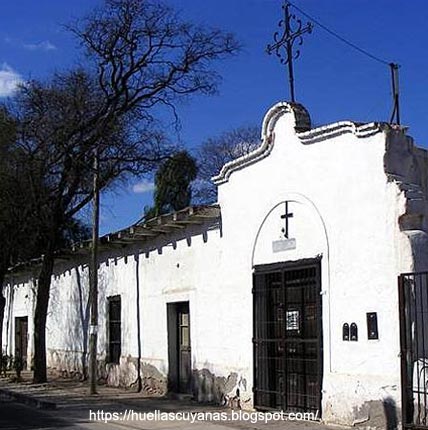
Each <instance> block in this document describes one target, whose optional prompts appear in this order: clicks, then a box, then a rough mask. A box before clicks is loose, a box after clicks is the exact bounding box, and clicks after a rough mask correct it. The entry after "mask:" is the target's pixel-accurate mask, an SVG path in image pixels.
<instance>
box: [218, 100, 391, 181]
mask: <svg viewBox="0 0 428 430" xmlns="http://www.w3.org/2000/svg"><path fill="white" fill-rule="evenodd" d="M290 113H292V114H293V117H294V118H293V121H292V124H293V127H294V130H295V133H296V136H297V137H298V139H299V140H300V142H301V143H302V144H305V145H310V144H313V143H317V142H321V141H324V140H328V139H332V138H334V137H337V136H340V135H342V134H347V133H351V134H353V135H355V136H356V137H358V138H365V137H369V136H372V135H374V134H376V133H379V132H382V131H383V130H384V128H385V126H387V124H384V123H378V122H371V123H358V122H352V121H341V122H336V123H333V124H329V125H326V126H322V127H317V128H313V129H311V118H310V116H309V113H308V111H307V110H306V109H305V108H304V107H303V106H302V105H301V104H299V103H286V102H280V103H277V104H276V105H275V106H273V107H272V108H271V109H269V111H268V112H267V113H266V115H265V117H264V119H263V125H262V135H261V142H262V143H261V145H260V146H259V147H258V148H256V149H255V150H254V151H252V152H250V153H249V154H247V155H244V156H242V157H239V158H237V159H235V160H232V161H230V162H228V163H226V164H225V165H224V166H223V168H222V169H221V171H220V173H219V174H218V175H217V176H214V177H213V178H212V181H213V182H214V183H215V184H216V185H220V184H223V183H225V182H227V181H228V180H229V177H230V175H231V174H232V172H234V171H235V170H240V169H242V168H244V167H246V166H248V165H250V164H253V163H255V162H257V161H259V160H261V159H263V158H265V157H267V156H268V155H269V154H270V153H271V151H272V148H273V145H274V129H275V126H276V123H277V122H278V120H279V118H281V117H282V116H283V115H285V114H290Z"/></svg>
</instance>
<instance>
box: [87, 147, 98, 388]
mask: <svg viewBox="0 0 428 430" xmlns="http://www.w3.org/2000/svg"><path fill="white" fill-rule="evenodd" d="M98 167H99V166H98V150H97V149H95V151H94V178H93V181H94V182H93V206H94V207H93V219H92V258H91V267H90V284H89V298H90V303H91V325H90V331H89V334H90V337H89V382H90V394H96V393H97V379H98V371H97V368H98V362H97V338H98V237H99V222H100V190H99V177H98V176H99V169H98Z"/></svg>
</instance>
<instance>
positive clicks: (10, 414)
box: [0, 400, 69, 430]
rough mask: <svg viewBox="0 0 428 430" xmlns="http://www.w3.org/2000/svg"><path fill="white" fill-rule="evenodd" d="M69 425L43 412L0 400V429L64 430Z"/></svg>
mask: <svg viewBox="0 0 428 430" xmlns="http://www.w3.org/2000/svg"><path fill="white" fill-rule="evenodd" d="M67 426H69V424H67V423H66V422H65V421H63V420H61V419H58V418H55V417H52V416H50V415H48V414H46V413H44V412H43V411H40V410H38V409H35V408H30V407H28V406H25V405H22V404H20V403H15V402H12V401H9V400H0V429H2V430H31V429H65V428H66V427H67Z"/></svg>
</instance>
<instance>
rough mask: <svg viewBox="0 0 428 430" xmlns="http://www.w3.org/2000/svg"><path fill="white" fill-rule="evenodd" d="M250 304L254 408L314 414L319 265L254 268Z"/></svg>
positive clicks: (319, 365) (318, 353) (318, 369)
mask: <svg viewBox="0 0 428 430" xmlns="http://www.w3.org/2000/svg"><path fill="white" fill-rule="evenodd" d="M253 300H254V404H255V407H256V408H257V409H266V410H269V409H276V410H283V411H287V412H314V413H316V412H317V411H318V413H319V411H320V406H321V379H322V333H321V299H320V264H319V261H318V260H316V261H312V262H311V263H307V262H301V263H300V264H299V263H293V264H291V263H284V264H282V265H277V264H275V265H266V266H258V267H256V269H255V273H254V288H253Z"/></svg>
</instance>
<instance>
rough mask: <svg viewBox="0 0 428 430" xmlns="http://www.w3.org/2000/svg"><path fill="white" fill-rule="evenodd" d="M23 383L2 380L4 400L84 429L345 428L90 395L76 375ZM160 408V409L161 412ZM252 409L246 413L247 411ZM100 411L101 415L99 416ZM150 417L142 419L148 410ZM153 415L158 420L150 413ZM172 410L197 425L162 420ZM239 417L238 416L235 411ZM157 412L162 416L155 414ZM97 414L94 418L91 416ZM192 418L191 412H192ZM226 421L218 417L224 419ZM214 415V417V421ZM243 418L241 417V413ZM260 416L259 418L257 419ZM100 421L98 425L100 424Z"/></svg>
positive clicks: (124, 393) (118, 393)
mask: <svg viewBox="0 0 428 430" xmlns="http://www.w3.org/2000/svg"><path fill="white" fill-rule="evenodd" d="M22 376H23V381H22V382H20V383H16V382H10V380H8V379H6V378H0V399H1V398H2V397H3V398H9V399H12V400H14V401H18V402H22V403H25V404H27V405H29V406H32V407H37V408H41V409H45V410H49V413H50V414H52V415H58V416H60V417H61V418H64V417H66V418H67V420H69V421H70V422H73V423H74V424H76V425H79V426H82V425H85V424H87V426H85V427H82V428H88V429H89V428H91V429H92V428H94V429H95V428H104V421H105V420H106V418H110V417H113V414H114V413H115V414H116V417H120V418H119V419H118V420H116V421H113V420H110V421H109V423H110V424H114V425H115V426H117V427H120V428H130V429H143V428H144V429H163V430H166V429H188V428H192V429H194V430H197V429H205V428H210V427H212V429H213V430H222V429H233V428H235V429H254V430H269V429H284V430H308V429H315V430H330V429H332V430H335V429H336V430H340V429H345V427H337V426H334V427H331V426H325V425H323V424H320V423H319V422H314V421H311V422H308V421H300V422H296V421H271V422H268V423H265V422H263V421H262V419H263V418H262V417H263V416H264V415H263V414H259V415H258V416H257V417H256V415H255V412H252V415H250V414H251V412H250V411H249V412H248V413H247V415H246V416H245V415H241V418H245V419H236V418H237V415H238V414H239V411H231V410H230V409H228V408H225V407H220V406H216V405H207V404H200V403H196V402H193V401H184V400H173V399H170V398H159V397H146V396H143V395H142V394H141V393H137V392H135V391H130V390H125V389H120V388H112V387H107V386H105V385H100V386H99V387H98V394H97V395H94V396H90V395H89V394H88V393H89V388H88V384H87V382H79V381H76V380H71V379H63V378H58V377H55V376H53V375H50V376H49V382H48V383H46V384H31V374H30V373H29V372H25V373H23V375H22ZM155 411H157V412H156V413H155ZM245 412H246V411H245ZM97 413H98V415H97ZM144 413H146V414H149V415H145V416H144V419H141V418H142V416H143V414H144ZM150 413H151V416H152V419H148V418H147V417H149V416H150ZM166 413H174V414H177V413H192V414H193V418H194V419H195V422H194V423H190V422H189V421H185V420H181V421H171V420H168V421H166V420H162V419H160V417H161V416H162V414H163V416H166ZM233 413H234V414H235V415H234V419H233V420H232V414H233ZM155 414H156V418H157V419H156V420H154V419H153V415H155ZM90 416H92V419H90ZM189 416H190V415H189ZM220 416H221V417H222V419H221V420H220V419H216V418H218V417H220ZM210 418H213V419H212V420H210ZM238 418H239V417H238ZM255 418H258V419H257V420H256V419H255ZM97 423H98V424H99V425H98V426H96V424H97Z"/></svg>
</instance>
